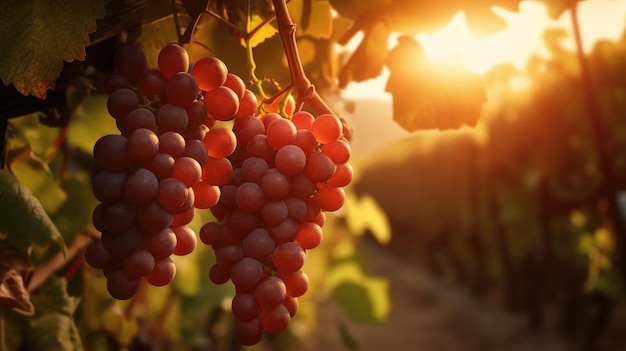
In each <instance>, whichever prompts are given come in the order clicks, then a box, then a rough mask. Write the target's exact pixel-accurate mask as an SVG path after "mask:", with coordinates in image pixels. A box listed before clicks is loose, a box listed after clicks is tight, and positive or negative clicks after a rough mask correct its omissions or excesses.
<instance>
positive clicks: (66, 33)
mask: <svg viewBox="0 0 626 351" xmlns="http://www.w3.org/2000/svg"><path fill="white" fill-rule="evenodd" d="M103 12H104V4H103V1H102V0H92V1H83V0H72V1H70V0H68V1H60V2H59V1H41V0H5V1H2V2H1V3H0V48H1V51H2V55H0V79H2V81H3V82H4V84H6V85H8V84H11V83H13V84H14V85H15V87H16V88H17V90H18V91H19V92H20V93H22V94H24V95H29V94H30V95H34V96H36V97H38V98H41V99H44V98H45V97H46V93H47V90H48V89H53V88H54V84H55V82H56V80H57V78H58V77H59V74H60V73H61V70H62V68H63V61H64V60H65V61H67V62H72V61H74V60H84V59H85V46H86V45H87V44H89V33H91V32H93V31H95V30H96V18H98V17H100V16H101V15H102V14H103Z"/></svg>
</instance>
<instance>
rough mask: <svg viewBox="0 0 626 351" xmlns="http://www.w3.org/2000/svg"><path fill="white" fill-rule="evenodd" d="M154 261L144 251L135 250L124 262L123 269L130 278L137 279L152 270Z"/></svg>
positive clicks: (149, 254)
mask: <svg viewBox="0 0 626 351" xmlns="http://www.w3.org/2000/svg"><path fill="white" fill-rule="evenodd" d="M154 265H155V261H154V257H153V256H152V254H151V253H150V252H149V251H148V250H146V249H141V248H140V249H137V250H135V251H134V252H132V253H131V254H130V255H128V257H127V258H126V260H125V261H124V269H125V270H126V272H127V273H128V275H129V276H130V277H131V278H139V277H143V276H144V275H147V274H149V273H150V272H152V270H153V269H154Z"/></svg>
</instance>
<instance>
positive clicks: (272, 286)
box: [253, 275, 287, 309]
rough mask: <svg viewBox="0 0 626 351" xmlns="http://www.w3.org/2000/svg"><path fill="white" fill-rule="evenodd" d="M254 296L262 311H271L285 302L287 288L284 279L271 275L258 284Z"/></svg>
mask: <svg viewBox="0 0 626 351" xmlns="http://www.w3.org/2000/svg"><path fill="white" fill-rule="evenodd" d="M253 295H254V298H255V299H256V301H257V303H258V304H259V306H261V308H262V309H271V308H274V307H276V306H278V305H280V304H281V303H282V302H283V300H284V299H285V297H286V296H287V288H286V287H285V283H284V282H283V280H282V279H280V278H279V277H277V276H274V275H270V276H267V277H265V278H263V280H261V281H260V282H259V284H257V286H256V288H255V289H254V293H253Z"/></svg>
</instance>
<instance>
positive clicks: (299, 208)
mask: <svg viewBox="0 0 626 351" xmlns="http://www.w3.org/2000/svg"><path fill="white" fill-rule="evenodd" d="M285 204H286V205H287V217H289V218H292V219H293V220H295V221H296V222H298V223H302V222H303V221H304V219H305V218H306V212H307V206H306V202H304V200H302V199H299V198H297V197H288V198H286V199H285Z"/></svg>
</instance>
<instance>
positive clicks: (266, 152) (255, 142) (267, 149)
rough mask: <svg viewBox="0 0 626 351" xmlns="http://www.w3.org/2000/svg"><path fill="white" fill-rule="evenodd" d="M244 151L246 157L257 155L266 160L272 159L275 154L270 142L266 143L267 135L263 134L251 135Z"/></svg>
mask: <svg viewBox="0 0 626 351" xmlns="http://www.w3.org/2000/svg"><path fill="white" fill-rule="evenodd" d="M246 151H247V153H248V157H259V158H262V159H264V160H265V161H266V162H271V161H273V160H274V157H275V154H276V152H275V151H274V149H273V148H272V147H271V146H270V144H268V143H267V136H266V135H265V134H257V135H255V136H253V137H252V139H250V142H249V143H248V145H247V147H246Z"/></svg>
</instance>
